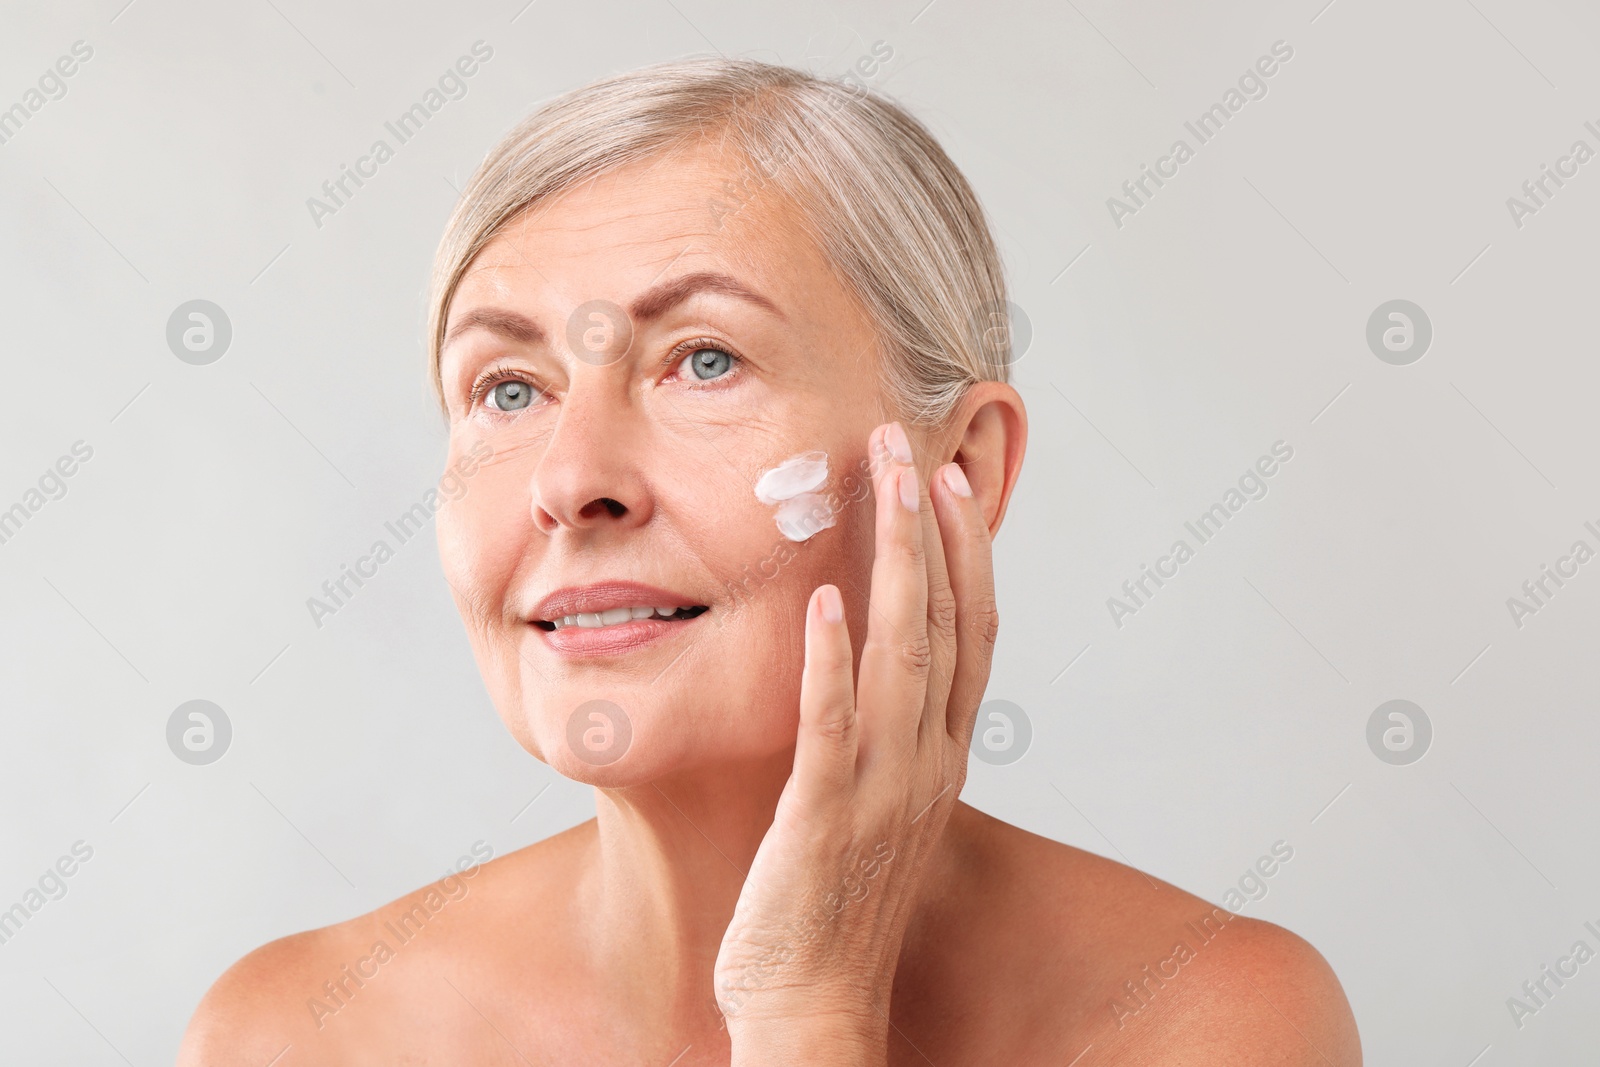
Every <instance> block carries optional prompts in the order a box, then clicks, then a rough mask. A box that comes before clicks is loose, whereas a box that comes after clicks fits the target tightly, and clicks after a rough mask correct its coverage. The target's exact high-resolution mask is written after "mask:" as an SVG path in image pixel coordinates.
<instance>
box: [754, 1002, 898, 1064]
mask: <svg viewBox="0 0 1600 1067" xmlns="http://www.w3.org/2000/svg"><path fill="white" fill-rule="evenodd" d="M728 1035H729V1037H730V1038H731V1040H732V1045H733V1059H732V1067H775V1065H780V1064H796V1065H811V1064H817V1065H824V1064H825V1065H827V1067H884V1065H885V1064H887V1063H888V1055H889V1022H888V1020H887V1019H885V1018H884V1017H883V1016H881V1015H879V1014H877V1013H876V1012H874V1011H870V1010H869V1011H868V1012H867V1013H866V1014H862V1013H859V1012H821V1011H816V1010H812V1011H809V1012H808V1011H806V1010H805V1008H803V1007H801V1006H796V1008H795V1009H794V1010H793V1011H782V1010H780V1011H778V1012H776V1013H775V1012H773V1011H770V1010H769V1011H765V1012H763V1013H762V1014H761V1015H760V1016H759V1017H747V1016H745V1015H743V1014H740V1015H734V1016H731V1017H730V1018H729V1019H728Z"/></svg>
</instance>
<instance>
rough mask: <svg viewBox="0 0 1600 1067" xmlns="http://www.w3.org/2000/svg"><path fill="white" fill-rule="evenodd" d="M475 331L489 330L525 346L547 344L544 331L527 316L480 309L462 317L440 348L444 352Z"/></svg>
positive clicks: (504, 311) (500, 310)
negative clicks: (467, 332) (465, 334)
mask: <svg viewBox="0 0 1600 1067" xmlns="http://www.w3.org/2000/svg"><path fill="white" fill-rule="evenodd" d="M474 329H479V330H488V331H489V332H490V333H497V334H499V335H500V336H502V337H506V338H509V339H510V340H513V341H519V342H521V343H523V344H534V345H539V344H544V343H545V335H544V331H543V330H542V329H540V328H539V324H538V323H537V322H534V321H533V320H532V319H530V318H528V317H527V316H526V315H520V314H518V313H517V312H515V311H508V310H506V309H505V308H496V307H480V308H473V309H472V310H471V311H469V312H467V313H466V314H465V315H463V316H461V319H460V321H458V322H457V323H456V324H455V325H454V326H452V327H450V332H449V333H447V334H445V338H444V343H443V344H441V345H440V346H439V348H440V349H441V350H443V349H445V348H448V347H450V342H451V341H454V340H455V339H456V338H457V337H459V336H460V335H461V334H463V333H465V332H466V331H468V330H474Z"/></svg>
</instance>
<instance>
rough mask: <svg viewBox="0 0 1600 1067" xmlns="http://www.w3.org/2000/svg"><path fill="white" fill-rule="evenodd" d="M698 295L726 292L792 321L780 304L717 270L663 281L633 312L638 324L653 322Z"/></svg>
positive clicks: (639, 299) (631, 312)
mask: <svg viewBox="0 0 1600 1067" xmlns="http://www.w3.org/2000/svg"><path fill="white" fill-rule="evenodd" d="M697 293H722V294H723V295H725V296H732V297H737V298H739V299H740V300H744V301H747V302H749V303H751V304H754V305H756V306H757V307H759V308H764V309H765V310H767V311H770V312H771V313H772V314H774V315H776V316H777V317H778V318H780V319H783V320H784V321H786V322H787V321H788V316H786V315H785V314H784V313H783V312H782V311H780V310H778V305H777V304H774V303H773V302H772V301H771V300H768V299H767V298H766V297H764V296H762V295H761V294H760V293H758V292H756V291H755V290H754V289H751V288H750V287H749V286H747V285H745V284H744V283H743V282H741V281H739V280H738V279H737V278H731V277H729V276H728V275H726V274H718V273H717V272H716V271H697V272H695V273H693V274H685V275H683V276H682V277H679V278H673V279H672V280H671V281H666V282H662V283H661V284H660V285H658V286H656V287H654V288H653V289H647V290H646V291H645V292H644V293H643V294H641V295H640V296H639V298H638V299H637V300H635V301H634V302H633V307H632V308H630V309H629V313H630V314H631V315H632V316H633V319H634V321H635V322H650V321H651V320H653V319H658V318H660V317H661V316H662V315H665V314H666V313H667V312H668V311H670V310H672V308H674V307H676V306H677V305H678V304H681V303H683V302H684V301H685V300H687V299H689V298H690V297H691V296H694V295H695V294H697Z"/></svg>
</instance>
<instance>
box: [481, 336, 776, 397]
mask: <svg viewBox="0 0 1600 1067" xmlns="http://www.w3.org/2000/svg"><path fill="white" fill-rule="evenodd" d="M704 348H711V349H715V350H716V351H718V352H725V353H727V355H728V358H729V360H731V361H732V364H733V367H734V368H735V369H737V368H738V367H740V366H742V365H743V364H744V357H743V356H741V355H740V354H739V353H738V352H735V351H734V350H733V349H732V348H731V347H730V346H729V345H727V344H726V343H724V342H722V341H719V340H717V339H716V338H715V337H696V338H693V339H691V340H688V341H683V342H681V343H679V344H677V345H674V346H673V348H672V350H671V351H670V352H668V353H667V356H666V358H665V359H663V360H662V361H661V365H662V366H663V367H665V368H666V369H668V370H671V369H672V368H674V367H676V366H678V365H679V364H680V363H682V362H683V361H684V359H685V358H687V357H688V356H690V355H692V354H693V353H695V352H698V351H700V350H701V349H704ZM732 375H733V371H732V370H730V371H729V373H728V374H724V375H721V376H720V377H717V378H711V379H705V380H704V384H706V385H709V384H710V383H712V382H720V381H723V380H725V379H727V378H730V377H732ZM507 381H517V382H521V383H523V384H524V385H526V386H527V387H528V388H530V389H532V390H534V391H535V392H537V393H539V394H541V395H543V393H544V389H543V388H541V387H540V386H539V384H538V383H537V382H535V381H534V380H533V379H532V378H530V377H528V375H527V374H526V373H524V372H522V371H519V370H517V369H516V368H515V367H513V366H511V365H509V364H495V365H494V366H492V367H490V368H489V369H488V370H486V371H484V372H483V373H482V374H480V375H479V376H478V379H477V381H475V382H474V383H473V385H472V392H471V394H470V395H469V396H468V397H467V405H468V406H469V407H477V406H478V404H479V403H480V402H481V401H482V400H483V398H484V397H486V396H488V395H489V391H490V390H491V389H493V388H494V387H495V386H497V385H500V384H501V383H502V382H507Z"/></svg>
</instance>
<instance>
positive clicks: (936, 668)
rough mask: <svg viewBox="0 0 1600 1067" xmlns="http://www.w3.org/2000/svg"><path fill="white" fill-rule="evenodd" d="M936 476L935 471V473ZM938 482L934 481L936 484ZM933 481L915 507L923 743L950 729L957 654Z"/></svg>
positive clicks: (953, 611)
mask: <svg viewBox="0 0 1600 1067" xmlns="http://www.w3.org/2000/svg"><path fill="white" fill-rule="evenodd" d="M934 473H935V475H937V473H938V472H937V471H935V472H934ZM936 480H937V479H935V481H936ZM939 488H942V487H936V486H935V484H934V481H930V482H929V483H928V484H927V488H926V489H925V490H924V491H923V494H922V500H921V501H920V502H919V504H918V513H917V515H918V518H919V519H920V520H921V523H922V543H923V546H924V555H925V557H926V562H925V564H924V565H925V567H926V569H927V573H928V611H927V626H928V652H929V660H928V687H927V696H926V699H925V700H924V701H923V706H922V722H921V725H920V726H919V727H918V736H919V737H920V738H922V739H923V740H926V739H928V738H934V739H938V738H942V737H943V736H944V735H945V731H946V730H947V729H948V728H949V724H948V721H947V709H948V708H949V704H950V686H951V681H952V678H953V676H954V673H955V667H956V662H957V659H956V657H957V656H958V655H959V647H958V645H957V642H956V598H955V592H954V589H953V588H952V586H951V583H950V573H949V567H948V562H947V560H946V559H945V552H946V550H945V544H944V534H943V530H942V528H941V524H940V521H939V513H938V512H937V511H936V510H935V509H934V506H933V501H932V494H933V493H935V492H938V491H939Z"/></svg>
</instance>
